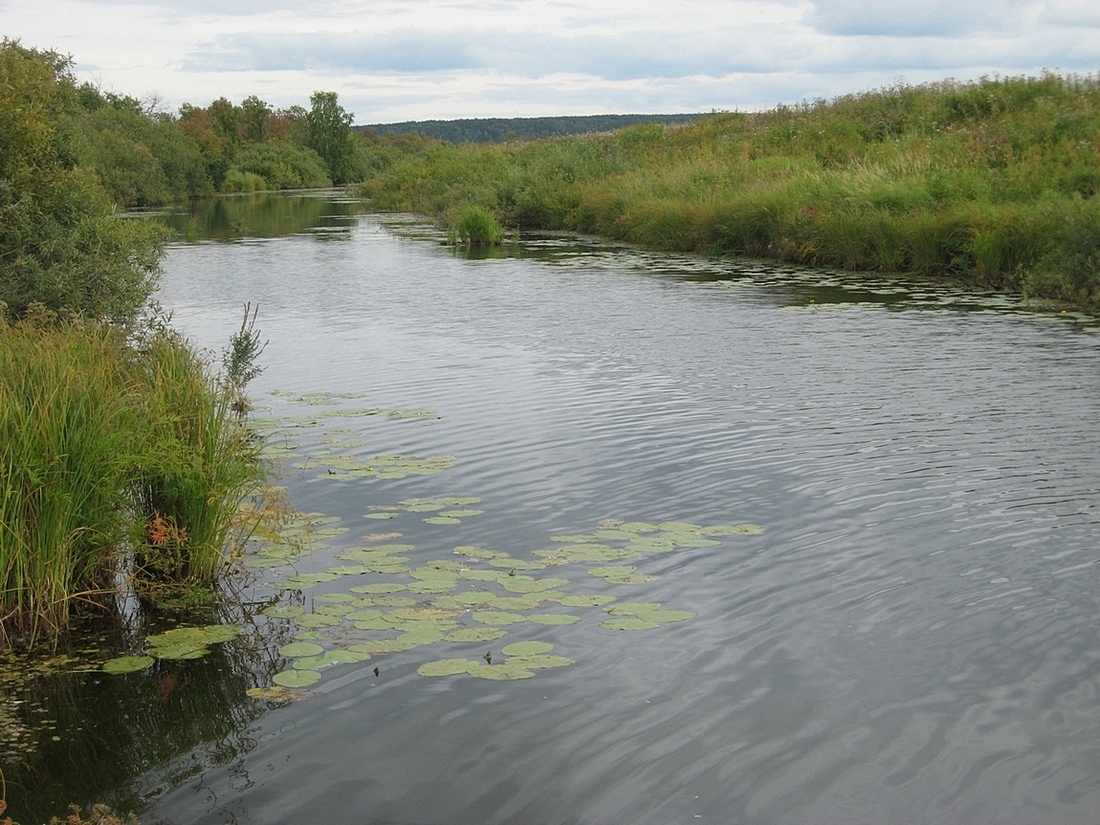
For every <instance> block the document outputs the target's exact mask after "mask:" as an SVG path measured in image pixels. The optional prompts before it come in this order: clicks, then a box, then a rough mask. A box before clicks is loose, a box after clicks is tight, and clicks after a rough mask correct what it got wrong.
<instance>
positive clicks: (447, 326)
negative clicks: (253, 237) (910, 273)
mask: <svg viewBox="0 0 1100 825" xmlns="http://www.w3.org/2000/svg"><path fill="white" fill-rule="evenodd" d="M344 238H345V240H346V242H345V243H341V244H326V243H323V242H322V241H321V240H320V239H319V238H318V237H317V236H316V235H315V234H311V233H309V232H308V231H302V232H299V234H296V235H287V236H283V237H278V238H273V239H271V240H269V241H265V242H263V243H248V244H232V245H228V244H221V245H218V244H193V245H188V244H180V245H178V246H174V247H173V248H172V249H171V250H170V253H169V256H168V261H167V267H166V269H167V272H166V277H165V287H164V293H163V295H162V296H161V300H162V302H163V303H164V305H165V306H166V307H168V308H169V309H171V310H173V311H174V312H175V317H176V320H177V322H178V323H179V324H180V325H181V326H182V327H183V328H184V329H185V330H187V331H188V332H189V333H190V334H192V335H194V336H195V337H196V338H197V339H198V340H199V342H200V343H202V344H204V345H206V346H210V347H212V348H215V349H216V348H219V347H220V346H222V345H223V342H224V340H225V339H226V337H227V336H228V334H229V333H230V332H232V331H233V330H234V329H235V328H236V326H237V325H239V319H240V307H241V305H242V304H243V303H244V302H245V301H252V302H254V303H258V304H259V306H260V321H259V326H260V327H261V328H262V331H263V334H264V336H265V337H268V338H270V339H271V344H270V345H269V348H268V350H267V351H266V353H265V361H266V363H267V364H268V370H267V372H266V373H265V374H264V375H263V376H262V377H261V379H259V380H258V381H257V385H256V388H255V389H256V394H257V397H258V398H259V399H260V401H261V403H262V404H263V405H264V406H266V407H268V408H270V409H269V412H270V414H272V415H274V416H287V415H291V414H297V413H296V411H295V410H294V409H293V405H292V404H291V403H290V402H289V401H288V396H286V395H284V394H283V393H282V391H288V392H289V393H291V394H303V393H311V392H337V393H347V394H348V395H353V396H356V398H355V400H349V401H348V404H347V405H348V406H349V407H356V406H357V407H363V408H367V407H371V408H378V409H415V410H421V411H432V412H433V413H435V414H436V415H437V416H438V417H433V416H427V415H424V416H422V417H414V418H406V419H400V418H398V419H391V418H388V417H387V416H384V415H377V414H374V415H367V414H360V415H349V416H346V417H341V418H338V419H333V420H331V421H330V422H329V423H328V424H326V426H324V427H312V428H303V429H302V430H301V431H300V432H296V433H294V434H293V435H291V436H288V437H287V438H288V440H290V441H293V442H294V444H295V445H296V446H295V447H294V449H295V450H297V451H300V452H301V453H303V454H309V453H311V452H316V451H321V450H325V449H328V450H334V451H336V452H337V453H339V452H341V451H344V452H348V453H350V454H353V456H352V457H353V458H356V459H358V457H360V455H365V456H372V455H382V454H390V453H398V454H404V455H410V456H433V455H454V456H455V457H456V461H455V462H454V466H452V467H449V468H448V469H445V470H443V471H442V472H439V473H438V474H435V475H432V476H425V477H406V478H401V479H386V478H377V477H374V478H366V477H364V478H354V477H352V478H329V475H330V473H328V471H327V470H324V469H320V467H321V466H326V467H331V466H337V465H334V464H333V463H332V462H328V463H327V464H323V465H318V466H316V467H315V466H314V465H310V464H309V463H308V462H306V463H304V464H303V466H302V467H300V468H295V467H293V466H288V468H287V475H286V478H285V483H286V485H287V487H288V489H289V492H290V495H291V497H292V499H293V501H294V502H295V504H296V505H297V506H298V507H299V508H300V509H302V510H304V511H313V512H318V513H323V514H325V515H328V516H333V517H337V518H339V520H340V521H339V524H340V525H342V526H345V527H347V528H349V529H348V532H347V533H344V534H342V535H334V536H333V537H331V538H329V539H327V540H326V542H324V543H320V542H319V543H318V544H317V545H316V546H315V547H314V549H313V552H312V554H307V555H305V556H303V557H301V558H299V559H296V560H295V562H294V567H293V571H291V572H298V573H309V572H311V571H318V570H325V569H327V568H329V567H331V566H332V564H333V563H335V562H336V560H337V559H338V556H339V554H340V553H341V552H344V551H345V550H347V549H349V548H352V547H356V546H359V545H361V544H362V538H363V536H364V535H365V534H367V533H372V532H378V531H379V529H380V528H379V527H378V524H377V523H372V522H370V521H367V520H365V519H364V516H365V515H366V514H368V513H370V512H372V510H371V508H372V507H376V506H378V505H393V504H395V503H397V502H400V501H402V500H406V499H410V498H413V497H428V496H441V497H471V496H472V497H477V498H479V499H480V501H479V503H478V504H477V507H478V508H479V509H482V510H484V511H485V512H484V514H482V515H478V516H477V517H472V518H468V519H460V521H461V523H460V524H458V525H453V524H451V525H448V524H432V523H428V522H425V520H424V518H422V517H419V516H418V515H417V514H416V513H413V512H409V511H407V510H404V511H402V512H401V513H400V514H399V515H398V516H397V517H396V518H394V519H393V521H392V523H390V522H387V523H386V524H387V526H386V527H385V528H384V529H385V530H387V531H389V530H391V529H392V530H393V531H394V532H400V533H401V538H400V539H398V540H399V541H401V542H406V543H408V544H411V545H413V546H414V548H415V549H413V550H412V551H411V552H410V553H409V555H410V557H411V561H412V563H414V564H423V563H426V562H428V561H430V560H432V559H440V558H452V559H453V558H455V556H454V554H453V550H454V548H455V547H456V546H459V545H478V546H483V547H488V548H493V549H496V550H499V551H503V552H507V553H508V554H510V556H512V557H514V558H516V559H529V560H535V559H540V558H545V556H544V555H540V552H539V551H542V550H545V549H546V548H547V547H548V544H549V537H550V536H554V535H556V534H561V533H577V532H583V531H586V530H590V529H592V527H593V525H596V524H598V523H599V522H601V521H602V520H604V519H621V520H625V521H635V520H638V521H652V522H661V521H670V520H689V521H695V522H697V523H701V524H733V523H739V522H755V523H759V524H761V525H763V527H764V532H763V533H762V534H760V535H744V536H738V537H736V540H730V541H728V542H723V543H722V545H721V546H698V547H687V548H683V549H682V550H680V551H678V552H676V553H670V554H656V555H652V556H649V557H646V558H644V559H638V560H634V559H632V560H631V561H630V564H633V565H637V566H638V570H639V572H641V573H643V574H644V575H645V577H646V578H647V580H646V581H645V582H641V583H634V584H614V583H612V582H610V581H607V580H604V579H602V578H599V577H593V576H587V575H585V574H584V573H583V571H578V570H572V569H570V570H567V571H566V572H564V574H563V575H564V576H565V577H566V578H570V582H571V584H570V586H571V587H580V586H582V585H583V586H584V587H587V588H588V589H589V591H590V592H594V593H610V594H612V595H615V596H616V597H617V598H619V599H620V600H623V601H625V600H631V601H639V602H647V603H650V602H653V603H661V604H664V605H668V606H672V607H677V608H681V607H682V608H688V609H690V610H691V611H692V612H694V613H695V614H696V616H695V617H694V618H692V619H691V620H690V621H683V622H677V623H674V624H667V625H662V626H661V627H659V628H657V629H653V630H648V631H638V632H631V631H613V630H609V629H608V628H607V627H605V626H603V625H602V623H601V620H602V619H605V618H606V615H605V614H603V613H602V611H601V609H600V608H594V609H593V610H592V612H591V613H585V614H583V615H582V617H581V620H580V621H579V622H577V623H576V624H573V625H570V626H567V627H554V626H536V625H535V624H534V623H532V622H528V623H525V624H522V625H520V626H519V627H517V628H514V629H512V630H510V631H509V632H510V634H511V635H510V637H509V639H508V641H512V640H518V639H532V640H533V639H538V640H540V641H546V642H549V643H552V644H553V645H554V653H556V654H561V655H563V656H567V657H569V658H570V659H573V660H574V662H575V664H573V665H571V666H569V667H562V668H555V669H550V670H545V671H540V672H539V673H538V674H537V675H536V677H535V678H531V679H525V680H523V681H520V682H501V683H493V682H486V681H482V680H479V679H474V678H471V677H464V676H460V677H448V678H446V679H425V678H422V677H420V676H418V675H417V668H418V667H419V665H420V664H422V663H423V662H424V661H426V659H427V658H440V657H442V656H450V655H456V656H465V657H469V658H474V657H477V656H481V655H483V654H484V653H486V647H487V646H486V645H485V644H475V643H471V644H469V645H466V646H461V645H459V646H458V647H457V648H451V647H446V648H438V649H432V650H431V652H428V653H425V652H424V650H408V651H395V652H391V653H385V654H384V655H380V656H375V657H373V658H372V659H371V660H370V661H369V662H365V663H362V664H347V665H339V666H336V667H333V668H331V669H327V670H326V671H325V673H324V678H323V679H322V680H321V681H320V682H318V683H317V684H316V685H315V686H314V688H312V689H311V691H310V692H309V695H307V696H306V697H305V698H303V699H302V700H300V701H297V702H293V703H291V704H289V705H287V706H285V707H280V708H277V709H269V708H268V706H267V704H265V703H263V702H256V701H254V700H248V699H245V698H244V691H245V690H246V689H247V688H248V687H250V686H252V685H253V684H257V683H261V682H263V681H264V680H265V679H270V675H271V673H273V672H275V670H277V669H279V668H282V667H283V666H285V662H284V661H282V660H280V659H279V657H278V656H277V655H276V654H275V651H276V650H277V648H278V646H279V644H281V643H282V642H284V641H288V640H289V639H288V638H274V637H272V635H271V634H273V633H275V632H277V631H278V630H279V629H282V630H283V632H284V633H285V629H286V627H287V626H288V625H287V624H286V623H280V622H277V621H267V620H264V619H263V617H260V618H258V619H257V620H256V621H255V622H254V623H253V624H251V625H249V627H251V628H254V634H255V635H254V636H253V637H252V638H245V639H240V640H237V641H234V642H232V643H227V644H226V645H225V646H224V650H222V651H220V652H218V654H217V657H216V658H210V659H208V660H197V661H195V662H192V663H186V662H184V663H178V666H177V667H175V668H171V669H169V668H165V669H164V670H165V671H167V672H154V673H147V674H135V675H132V676H127V677H122V678H121V679H120V678H118V677H116V678H115V679H113V680H108V679H106V678H105V677H103V676H101V675H95V674H79V675H75V676H74V677H73V678H72V685H73V686H70V687H66V688H65V691H67V693H66V692H65V691H61V690H58V691H57V692H58V693H59V694H64V695H61V696H60V698H59V699H58V701H56V702H55V703H54V705H56V706H57V707H56V708H55V709H53V710H52V711H51V712H53V713H55V714H56V715H57V716H58V717H59V718H61V721H60V722H59V724H58V726H57V734H56V735H58V736H59V737H60V739H61V741H60V742H59V743H55V744H54V745H52V746H49V747H50V748H52V750H47V751H45V753H46V754H47V756H43V757H41V758H39V760H38V761H37V762H35V763H34V764H35V766H36V767H35V770H36V771H38V773H37V774H36V776H37V777H39V778H41V780H42V781H43V783H45V785H48V787H49V788H50V791H49V794H48V796H47V797H45V798H46V800H47V801H48V802H49V803H50V804H56V802H57V801H58V800H60V799H61V798H65V797H67V798H70V799H73V800H91V799H92V798H94V797H95V796H96V794H94V793H93V789H95V790H98V791H100V792H106V797H105V796H104V795H103V794H102V793H101V794H100V795H99V798H109V799H111V800H115V801H116V802H117V803H118V804H120V805H122V806H123V807H129V806H130V805H133V806H135V807H142V806H144V810H145V816H146V817H148V818H149V819H150V821H163V822H171V823H181V825H182V823H191V822H227V821H234V822H240V823H257V825H258V824H259V823H270V822H299V821H357V822H358V821H369V822H401V823H423V825H429V823H438V825H443V823H448V824H449V825H456V824H460V823H471V825H473V823H513V822H524V823H528V822H540V823H581V822H593V823H596V822H601V823H602V822H630V823H653V824H654V825H656V823H668V822H679V821H695V820H696V819H698V820H699V821H704V822H706V821H710V822H723V823H726V822H729V823H805V822H820V823H876V824H877V823H936V824H937V825H940V823H967V825H971V824H972V823H1032V822H1037V821H1049V822H1058V823H1060V825H1077V823H1091V822H1092V821H1094V818H1095V810H1096V809H1097V803H1098V802H1100V778H1098V775H1097V772H1096V753H1097V749H1098V747H1100V690H1098V686H1100V650H1098V649H1097V647H1096V644H1095V616H1096V615H1097V614H1098V608H1100V605H1098V604H1097V601H1098V597H1097V595H1096V594H1097V592H1098V591H1097V588H1096V581H1095V573H1096V569H1097V568H1096V564H1097V558H1096V541H1095V539H1096V535H1097V533H1098V529H1097V528H1098V525H1100V435H1098V433H1097V431H1096V429H1095V427H1094V422H1095V420H1096V417H1097V413H1098V412H1100V370H1097V363H1098V355H1100V338H1098V336H1097V333H1096V329H1097V327H1096V325H1095V323H1094V322H1093V321H1091V320H1090V319H1079V318H1070V317H1069V316H1061V315H1058V314H1037V313H1033V312H1031V311H1030V310H1029V309H1028V308H1027V307H1025V306H1022V305H1020V304H1019V303H1017V302H1013V301H1009V300H1006V299H1003V298H1000V297H998V296H994V295H974V294H968V293H960V292H958V291H956V290H953V289H942V288H934V287H932V286H930V285H928V284H925V283H920V282H915V281H907V280H905V279H889V278H879V279H875V280H874V281H865V280H863V281H859V282H854V281H851V280H850V279H848V278H846V277H844V276H842V275H839V274H836V273H822V272H813V271H810V270H803V269H790V268H776V267H768V266H765V265H762V264H759V263H755V262H731V261H728V260H726V261H715V260H706V259H700V258H691V257H669V256H659V255H652V254H648V253H643V252H639V251H637V250H634V249H631V248H626V247H622V246H618V245H607V244H602V243H599V242H597V241H595V240H593V239H585V238H571V237H562V236H553V235H540V236H531V237H524V238H523V239H522V241H521V242H520V244H519V245H518V246H517V247H515V248H513V249H511V250H505V255H504V257H501V258H481V259H479V258H476V257H473V258H471V257H469V256H467V255H465V254H464V253H463V252H461V251H460V250H454V249H451V248H447V247H445V246H443V245H442V244H441V243H440V241H441V240H442V238H441V236H440V234H439V232H438V231H437V230H435V229H433V228H432V227H430V226H427V225H425V224H422V223H420V222H417V221H416V220H415V219H412V218H409V217H403V216H384V217H376V216H361V217H359V218H357V219H356V221H355V223H354V224H353V225H350V226H349V227H348V228H347V229H346V232H345V235H344ZM226 272H232V273H233V277H232V278H225V277H224V273H226ZM297 412H300V411H297ZM264 414H265V415H267V414H269V413H268V412H266V411H265V413H264ZM334 430H335V432H334ZM353 445H357V446H353ZM288 464H289V462H288ZM286 574H287V571H283V572H280V571H278V570H266V569H264V570H263V571H262V572H260V573H258V578H257V583H256V588H255V591H254V595H253V596H250V597H249V599H250V600H253V601H256V602H259V603H263V602H265V601H267V600H268V599H269V598H271V597H273V596H274V595H275V594H276V591H275V590H273V589H272V588H273V586H275V585H277V584H278V582H279V581H280V580H281V577H282V576H284V575H286ZM550 575H558V574H557V573H551V574H550ZM649 577H652V578H651V579H650V578H649ZM346 584H347V582H343V583H334V582H322V583H321V584H318V585H317V586H316V587H313V588H308V589H305V590H302V591H301V592H300V593H295V594H294V595H293V596H292V598H294V599H297V600H298V602H297V603H298V604H301V605H302V606H304V607H306V608H310V609H311V608H312V607H315V606H316V604H317V603H318V602H317V597H318V596H319V595H322V594H325V593H332V592H335V591H336V590H338V589H339V588H342V587H344V586H345V585H346ZM326 632H327V631H326ZM321 638H322V640H325V639H326V638H327V637H325V636H324V632H322V633H321ZM452 649H455V650H456V651H457V652H455V653H451V652H450V651H451V650H452ZM499 651H500V648H499V646H497V647H495V648H494V649H493V651H492V652H494V653H495V654H499ZM183 665H186V667H182V666H183ZM375 668H377V672H375ZM51 707H52V706H51ZM63 708H69V710H64V709H63ZM74 708H79V709H80V710H79V712H78V711H76V710H73V709H74ZM66 713H68V714H71V716H69V717H65V716H64V714H66ZM92 719H103V720H105V721H104V722H103V723H102V724H99V725H96V726H93V727H95V731H96V732H95V736H94V737H93V736H91V735H90V734H87V733H81V732H80V731H79V730H78V728H81V727H84V728H88V727H89V725H90V720H92ZM130 720H134V725H133V732H132V733H124V732H123V729H124V728H126V725H128V724H129V723H130ZM47 739H48V737H47ZM71 743H75V744H71ZM59 754H65V756H64V758H62V757H61V756H59ZM90 762H95V763H96V765H97V767H95V768H94V769H93V768H86V767H85V765H86V764H87V763H90ZM103 763H107V764H106V765H104V764H103ZM5 773H7V774H8V775H9V796H10V797H11V796H14V798H16V799H18V798H19V797H18V796H17V795H15V794H12V792H11V772H10V771H9V770H8V767H7V766H5ZM27 775H30V774H27V773H24V774H23V776H27ZM27 788H28V785H27V783H24V784H23V785H22V788H21V790H19V791H17V793H29V791H28V790H27ZM112 793H113V794H114V795H113V796H111V795H110V794H112ZM42 809H43V808H35V810H42Z"/></svg>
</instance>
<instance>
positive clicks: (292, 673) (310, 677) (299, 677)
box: [271, 670, 321, 688]
mask: <svg viewBox="0 0 1100 825" xmlns="http://www.w3.org/2000/svg"><path fill="white" fill-rule="evenodd" d="M271 681H272V682H274V683H275V684H277V685H281V686H282V687H286V688H304V687H309V686H310V685H312V684H314V683H316V682H319V681H321V674H320V673H318V672H317V671H316V670H284V671H282V672H281V673H276V674H275V675H274V676H273V677H271Z"/></svg>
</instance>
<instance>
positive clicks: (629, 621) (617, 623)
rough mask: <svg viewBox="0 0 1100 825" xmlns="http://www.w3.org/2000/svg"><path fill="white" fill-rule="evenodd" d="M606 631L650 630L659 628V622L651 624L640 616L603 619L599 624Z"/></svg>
mask: <svg viewBox="0 0 1100 825" xmlns="http://www.w3.org/2000/svg"><path fill="white" fill-rule="evenodd" d="M600 624H601V625H602V626H603V627H606V628H607V629H608V630H652V629H653V628H655V627H660V626H661V623H660V622H651V621H649V620H647V619H644V618H642V617H640V616H621V617H617V618H614V619H605V620H604V621H602V622H600Z"/></svg>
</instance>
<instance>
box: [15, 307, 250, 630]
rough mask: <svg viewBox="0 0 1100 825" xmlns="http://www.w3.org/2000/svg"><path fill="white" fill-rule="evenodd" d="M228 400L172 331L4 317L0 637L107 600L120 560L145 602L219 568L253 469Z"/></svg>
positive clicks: (209, 577) (201, 581)
mask: <svg viewBox="0 0 1100 825" xmlns="http://www.w3.org/2000/svg"><path fill="white" fill-rule="evenodd" d="M0 319H2V314H0ZM235 400H236V395H235V393H234V392H233V391H232V390H231V389H228V388H225V387H223V386H222V384H221V383H219V381H218V380H217V379H216V378H215V377H214V376H213V375H212V374H211V370H210V366H209V365H208V364H207V362H206V361H205V360H204V359H203V358H202V357H201V356H200V354H199V353H197V352H196V351H195V350H194V349H193V347H191V346H190V345H189V344H188V343H187V342H185V341H184V340H183V339H181V338H179V337H178V336H176V335H175V334H173V333H171V332H170V331H167V330H160V331H157V332H153V333H149V334H147V335H146V336H145V338H144V339H143V340H141V341H138V342H135V341H133V340H132V339H127V337H126V335H125V333H124V332H123V331H122V329H120V328H119V327H117V326H115V325H109V324H105V323H100V322H94V321H84V320H79V319H77V318H70V319H60V318H58V317H56V316H51V315H48V314H47V315H37V316H35V315H32V316H30V317H28V318H26V319H24V320H22V321H20V322H18V323H7V322H5V321H3V320H0V490H2V495H0V642H4V641H6V642H9V643H10V642H14V641H16V640H20V641H32V642H33V641H34V640H35V639H36V638H41V637H54V636H56V634H57V633H58V632H59V631H62V630H63V629H64V628H65V627H66V626H67V624H68V622H69V621H70V619H71V617H72V616H73V615H74V614H75V613H76V608H78V607H79V606H81V605H87V606H95V607H97V608H104V607H108V608H109V607H110V606H111V605H112V604H113V602H114V594H115V592H116V590H117V587H118V575H119V572H120V571H121V570H123V569H129V570H130V571H131V572H130V580H129V582H128V583H129V584H132V585H133V586H134V587H135V588H136V589H137V591H138V592H139V593H140V594H144V595H148V596H150V597H152V598H159V597H160V596H162V595H163V594H164V593H165V592H167V591H168V590H178V589H179V588H183V587H188V586H190V585H206V584H209V583H211V582H212V581H213V580H214V579H215V578H216V577H217V576H218V575H219V574H220V573H221V572H223V570H224V569H225V566H226V563H227V558H226V556H225V552H226V548H227V547H229V546H231V539H232V533H233V531H234V530H235V529H237V528H238V527H239V526H240V525H238V524H237V523H236V522H235V519H234V517H235V514H236V512H237V507H238V504H239V502H240V500H241V497H242V496H243V495H245V494H247V493H248V492H250V491H251V490H252V489H254V488H255V486H256V485H257V484H258V482H259V481H260V479H261V478H262V470H261V467H260V464H259V461H258V456H257V446H256V445H255V443H254V442H253V441H251V440H250V439H249V437H248V433H247V432H246V431H245V430H244V428H243V427H242V426H241V425H240V423H239V422H238V421H237V420H236V414H235V413H234V412H233V409H232V407H233V404H234V402H235ZM124 557H125V559H124ZM124 560H125V562H126V563H125V564H123V563H122V562H123V561H124Z"/></svg>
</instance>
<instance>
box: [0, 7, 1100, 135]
mask: <svg viewBox="0 0 1100 825" xmlns="http://www.w3.org/2000/svg"><path fill="white" fill-rule="evenodd" d="M0 35H3V36H5V37H8V38H13V39H19V40H20V41H21V42H22V44H23V45H24V46H29V47H37V48H44V49H46V48H49V49H56V50H57V51H60V52H64V53H67V54H70V55H71V56H72V57H73V59H74V60H75V61H76V72H77V75H78V76H79V78H80V79H81V80H90V81H92V82H94V83H96V84H97V85H99V86H100V87H101V88H102V89H103V90H105V91H112V92H117V93H119V94H128V95H132V96H134V97H138V98H147V97H150V96H156V97H158V98H159V99H160V100H161V102H162V104H163V106H164V107H165V108H167V109H170V110H175V109H177V108H178V106H179V105H180V104H181V103H184V102H188V103H193V104H195V105H200V106H205V105H207V104H208V103H210V102H211V101H212V100H214V99H216V98H218V97H223V96H224V97H227V98H229V99H230V100H232V101H233V102H235V103H239V102H240V101H242V100H243V99H244V98H245V97H247V96H248V95H252V94H254V95H258V96H259V97H260V98H262V99H263V100H266V101H267V102H269V103H271V104H272V105H274V106H276V107H286V106H291V105H294V104H299V105H304V106H308V105H309V96H310V94H311V93H312V92H314V91H319V90H322V91H334V92H336V93H337V94H338V95H339V99H340V103H341V104H342V105H343V106H344V108H345V109H347V110H348V111H350V112H354V113H355V122H356V123H360V124H364V123H391V122H396V121H402V120H427V119H435V118H441V119H452V118H461V117H535V116H540V115H567V114H568V115H572V114H628V113H637V114H653V113H681V112H709V111H713V110H740V111H752V110H759V109H770V108H772V107H774V106H775V105H777V104H779V103H788V104H791V103H798V102H800V101H804V100H815V99H818V98H832V97H836V96H837V95H842V94H847V93H850V92H859V91H866V90H870V89H877V88H881V87H883V86H890V85H893V84H895V83H897V82H899V81H902V82H905V83H909V84H919V83H924V82H928V81H934V80H943V79H946V78H955V79H957V80H971V79H977V78H979V77H981V76H982V75H991V76H992V75H998V74H999V75H1002V76H1016V75H1024V74H1027V75H1035V74H1039V73H1040V72H1042V71H1043V70H1044V69H1049V70H1051V71H1055V72H1058V73H1069V72H1073V73H1079V74H1092V75H1096V73H1097V72H1100V2H1098V0H1036V2H1028V1H1027V0H910V1H909V2H905V0H679V1H677V0H662V2H651V1H650V0H601V1H600V2H596V0H477V2H471V1H470V0H0Z"/></svg>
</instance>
